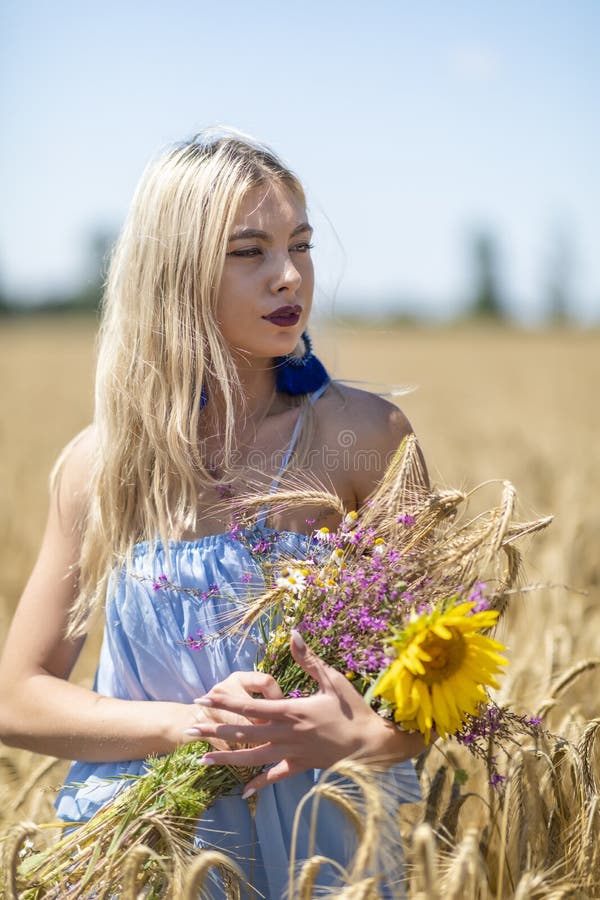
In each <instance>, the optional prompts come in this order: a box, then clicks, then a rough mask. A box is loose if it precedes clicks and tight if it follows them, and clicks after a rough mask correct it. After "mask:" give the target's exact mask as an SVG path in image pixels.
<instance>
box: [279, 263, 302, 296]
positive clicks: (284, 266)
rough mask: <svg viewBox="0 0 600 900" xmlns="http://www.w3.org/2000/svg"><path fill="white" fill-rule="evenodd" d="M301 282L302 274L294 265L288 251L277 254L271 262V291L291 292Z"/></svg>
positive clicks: (295, 289) (296, 288)
mask: <svg viewBox="0 0 600 900" xmlns="http://www.w3.org/2000/svg"><path fill="white" fill-rule="evenodd" d="M301 284H302V275H301V274H300V272H299V271H298V269H297V268H296V266H295V265H294V261H293V260H292V258H291V256H290V255H289V253H285V254H281V255H278V256H277V257H276V258H275V260H274V262H273V274H272V277H271V291H272V292H273V293H274V294H279V293H281V292H284V293H287V292H288V291H289V292H290V293H293V292H295V291H297V290H298V288H299V287H300V285H301Z"/></svg>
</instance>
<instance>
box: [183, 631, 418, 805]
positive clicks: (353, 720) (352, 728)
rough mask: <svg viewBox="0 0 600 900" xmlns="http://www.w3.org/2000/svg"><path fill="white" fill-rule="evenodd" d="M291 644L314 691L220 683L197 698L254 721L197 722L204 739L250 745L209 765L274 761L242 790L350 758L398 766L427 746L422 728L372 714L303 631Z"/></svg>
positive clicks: (209, 759) (211, 757)
mask: <svg viewBox="0 0 600 900" xmlns="http://www.w3.org/2000/svg"><path fill="white" fill-rule="evenodd" d="M290 646H291V652H292V656H293V657H294V659H295V660H296V662H297V663H298V665H300V666H301V667H302V668H303V669H304V670H305V672H308V674H309V675H311V676H312V677H313V678H314V679H315V681H317V683H318V685H319V690H318V692H317V693H316V694H313V695H312V696H310V697H300V698H286V699H283V700H267V699H263V698H256V699H255V698H247V697H243V696H240V697H238V696H232V695H231V694H226V693H225V692H223V693H221V692H219V690H218V685H217V687H216V688H213V689H212V690H211V693H210V698H202V699H201V700H200V701H199V703H200V705H203V706H210V707H213V708H215V709H219V710H227V711H228V712H230V713H237V714H239V715H241V716H244V717H245V718H246V719H249V720H252V722H251V723H250V724H247V725H224V724H217V723H210V722H207V723H206V724H205V723H199V724H198V726H197V727H196V726H195V727H194V730H195V731H197V733H198V737H199V738H203V739H212V738H220V739H222V740H224V741H227V743H228V744H236V743H237V744H250V745H252V746H250V747H248V748H244V749H240V750H223V751H211V752H210V753H208V754H206V756H205V757H204V761H205V762H206V763H207V764H213V763H214V764H215V765H232V766H269V767H270V768H268V769H266V770H265V771H264V772H261V773H260V775H258V776H257V777H256V778H254V779H253V780H252V781H251V782H249V784H247V785H246V789H245V791H244V796H249V795H250V794H251V793H254V791H256V790H259V789H260V788H263V787H264V786H265V785H267V784H273V783H275V782H277V781H282V780H283V779H284V778H288V777H289V776H290V775H296V774H298V773H299V772H304V771H306V770H307V769H326V768H328V767H329V766H331V765H333V764H334V763H336V762H338V761H339V760H340V759H343V758H345V757H349V756H351V757H352V758H353V759H356V760H363V761H370V762H373V763H378V764H381V765H393V764H394V763H398V762H401V761H402V760H405V759H409V758H410V757H411V756H415V755H416V754H418V753H420V752H421V750H422V749H423V747H424V744H423V738H422V736H421V735H420V734H406V733H402V732H400V731H399V730H398V729H397V728H396V727H395V726H394V725H393V724H392V723H391V722H388V721H385V720H384V719H382V718H381V717H380V716H378V715H377V713H375V712H373V710H372V709H370V708H369V707H368V706H367V704H366V703H365V701H364V700H363V698H362V697H361V696H360V694H359V693H358V691H356V690H355V688H354V687H352V685H351V683H350V682H349V681H348V679H347V678H346V677H345V676H344V675H342V674H341V672H338V671H336V670H335V669H333V668H331V666H328V665H326V664H325V663H324V662H323V661H322V660H321V659H319V657H318V656H317V655H316V654H315V653H313V651H312V650H310V649H309V648H308V647H307V646H306V644H305V643H304V641H303V639H302V637H301V636H300V634H299V633H298V632H294V633H293V635H292V639H291V645H290Z"/></svg>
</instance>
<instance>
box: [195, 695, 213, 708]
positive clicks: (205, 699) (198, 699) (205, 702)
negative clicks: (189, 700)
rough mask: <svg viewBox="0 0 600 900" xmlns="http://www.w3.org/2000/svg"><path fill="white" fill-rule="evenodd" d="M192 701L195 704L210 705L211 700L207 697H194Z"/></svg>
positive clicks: (211, 703)
mask: <svg viewBox="0 0 600 900" xmlns="http://www.w3.org/2000/svg"><path fill="white" fill-rule="evenodd" d="M194 703H195V704H196V705H197V706H212V705H213V702H212V700H211V699H210V698H209V697H196V699H195V700H194Z"/></svg>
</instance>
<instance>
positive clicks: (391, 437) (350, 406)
mask: <svg viewBox="0 0 600 900" xmlns="http://www.w3.org/2000/svg"><path fill="white" fill-rule="evenodd" d="M317 410H318V412H317V415H318V421H319V430H320V438H321V440H322V441H323V442H324V445H325V446H326V447H327V448H328V449H329V451H330V458H331V460H332V462H333V460H334V458H335V459H338V458H339V460H340V461H341V463H342V467H343V469H344V470H345V471H346V472H347V473H348V477H349V480H350V484H349V488H350V489H351V491H352V493H353V494H354V497H355V502H356V504H357V506H360V504H361V503H363V502H364V500H365V499H366V498H367V497H368V496H369V494H370V493H371V492H372V491H373V490H374V489H375V487H376V486H377V483H378V482H379V481H380V479H381V478H382V476H383V474H384V472H385V470H386V469H387V467H388V465H389V463H390V462H391V460H392V457H393V455H394V453H395V452H396V450H397V449H398V447H399V446H400V444H401V443H402V441H403V440H404V438H405V437H406V436H407V435H408V434H411V433H412V427H411V424H410V422H409V421H408V419H407V418H406V416H405V415H404V413H403V412H402V410H400V409H399V408H398V407H397V406H395V404H393V403H390V402H389V401H388V400H385V399H384V398H383V397H380V396H378V395H377V394H371V393H369V391H363V390H359V389H357V388H351V387H347V386H346V385H342V384H338V383H337V382H335V383H333V384H332V386H331V387H330V389H329V390H328V391H327V392H326V393H325V394H324V396H323V398H322V400H321V401H320V402H319V403H318V404H317ZM333 464H334V465H335V462H333Z"/></svg>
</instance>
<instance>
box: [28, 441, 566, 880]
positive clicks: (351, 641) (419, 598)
mask: <svg viewBox="0 0 600 900" xmlns="http://www.w3.org/2000/svg"><path fill="white" fill-rule="evenodd" d="M465 499H466V497H465V495H464V494H463V493H461V492H459V491H439V492H435V491H431V490H430V489H429V487H428V485H427V479H426V475H425V472H424V469H423V464H422V461H421V456H420V453H419V449H418V446H417V443H416V439H415V438H414V437H413V436H411V437H409V438H407V439H406V440H405V441H404V442H403V444H402V445H401V447H400V448H399V450H398V452H397V453H396V455H395V457H394V459H393V461H392V463H391V464H390V466H389V468H388V470H387V472H386V474H385V476H384V478H383V480H382V482H381V484H380V486H379V488H378V489H377V491H376V492H375V494H374V495H373V496H372V497H371V499H370V500H369V501H368V503H367V504H366V506H365V508H364V510H363V511H362V512H361V513H360V514H358V513H355V512H351V513H349V514H347V515H345V516H344V518H343V521H342V524H341V525H340V527H339V528H338V529H337V531H335V532H330V531H328V530H327V529H326V528H321V529H319V530H317V531H315V532H314V534H313V536H312V539H311V540H310V541H309V542H308V544H307V552H306V555H305V556H304V557H303V558H301V559H285V560H282V561H281V563H278V564H277V565H276V566H272V564H271V562H270V557H269V554H268V553H266V552H265V553H264V561H265V566H264V575H265V590H264V591H263V593H262V594H261V595H260V596H259V597H256V598H253V599H250V600H249V601H248V602H247V603H246V604H245V605H244V607H243V608H242V609H241V610H240V615H239V618H238V621H237V622H235V623H234V624H233V625H229V626H228V630H230V631H231V630H234V631H237V632H238V633H239V634H240V637H243V634H244V632H245V630H247V629H249V628H251V627H252V626H253V625H254V624H255V623H256V622H259V623H260V624H261V628H262V629H263V634H264V644H263V647H262V651H261V654H260V657H259V658H258V659H257V668H259V669H260V670H261V671H263V672H266V673H269V674H271V675H273V677H274V678H275V679H276V680H277V681H278V683H279V685H280V686H281V688H282V690H283V691H284V693H287V694H288V695H291V696H302V695H308V694H310V693H312V692H313V691H315V690H316V689H317V686H316V684H315V682H314V681H313V680H312V679H311V678H310V676H309V675H308V674H307V673H306V672H305V671H304V670H303V669H302V668H300V667H299V666H298V665H297V663H296V662H295V661H294V659H293V657H292V655H291V652H290V632H291V630H292V629H297V630H298V631H299V632H300V633H301V634H302V635H303V637H304V639H305V641H306V643H307V644H308V645H309V646H310V647H312V649H313V650H314V651H315V652H316V653H317V654H318V655H319V656H320V657H321V658H322V659H323V660H324V661H325V662H326V663H328V664H329V665H331V666H333V667H334V668H336V669H338V670H339V671H342V672H344V673H345V674H346V676H347V677H348V679H349V680H350V681H351V682H352V684H353V685H354V686H355V687H356V689H357V690H358V691H359V692H360V694H361V695H363V696H364V698H365V702H367V703H369V704H370V705H371V706H372V708H373V709H375V710H376V711H377V712H378V713H379V714H380V715H382V716H384V717H386V718H389V719H391V720H393V721H394V722H395V723H396V724H397V725H398V726H399V727H400V728H402V729H404V730H409V731H412V730H418V731H420V732H422V734H423V735H424V738H425V741H426V742H429V741H430V740H431V737H432V734H434V733H437V734H438V735H440V736H442V737H447V736H454V737H456V738H457V739H458V740H459V741H461V742H462V743H463V744H464V745H466V746H467V747H469V749H470V750H472V751H473V752H474V753H475V754H479V755H481V756H484V755H485V752H486V751H485V747H486V743H487V741H488V739H489V738H490V737H491V736H493V737H494V738H495V739H497V740H500V742H502V741H503V740H511V739H514V736H515V735H516V734H519V733H528V734H532V733H534V732H535V727H536V722H535V721H534V720H531V719H528V718H526V717H524V716H518V715H517V714H515V713H513V712H511V711H510V710H507V709H501V708H500V707H498V706H496V705H495V704H494V703H493V702H491V701H490V699H489V697H488V694H487V689H488V688H490V687H491V688H497V687H498V681H497V679H498V676H499V675H500V673H501V672H502V670H503V668H504V666H505V665H506V659H505V657H504V656H503V651H504V647H503V646H502V645H501V644H500V643H498V642H497V641H496V640H494V639H493V638H492V637H490V636H489V634H488V632H489V631H490V629H492V628H493V626H494V625H495V624H496V622H497V620H498V618H499V616H500V615H501V614H502V612H503V610H504V609H505V607H506V604H507V602H508V599H509V596H510V594H511V589H512V586H513V585H514V583H515V581H516V578H517V575H518V573H519V569H520V555H519V552H518V550H517V549H516V548H515V546H514V541H515V540H516V539H517V538H518V537H520V536H521V535H523V534H526V533H531V532H533V531H537V530H539V529H540V528H543V527H545V526H546V525H547V524H548V523H549V521H550V519H549V518H546V519H539V520H536V521H533V522H527V523H519V522H516V521H515V520H514V502H515V492H514V489H513V488H512V485H510V484H508V483H506V482H505V483H504V484H503V494H502V499H501V502H500V503H499V505H498V506H496V507H494V508H492V509H491V510H488V511H486V512H484V513H482V514H480V515H478V516H476V517H475V518H473V519H471V520H469V521H465V522H461V521H460V519H459V517H458V515H457V513H458V510H459V507H460V505H461V504H462V503H463V502H464V501H465ZM293 500H298V501H300V502H302V503H304V504H305V503H306V502H307V500H312V501H314V502H318V503H319V504H321V505H323V504H324V503H328V504H330V505H331V506H333V507H335V508H337V509H340V512H343V510H341V507H340V501H339V498H337V497H335V496H333V495H328V494H326V493H323V492H318V491H314V492H311V491H302V492H294V493H292V494H281V493H280V494H275V495H270V496H267V497H265V496H260V497H256V498H253V499H252V500H251V501H248V502H246V503H245V505H244V509H245V513H246V514H247V515H251V513H252V509H253V507H254V505H256V508H258V507H260V506H262V505H263V504H264V503H265V502H272V503H280V502H291V501H293ZM236 527H239V526H236ZM263 543H264V544H265V546H264V548H262V545H261V547H258V549H257V552H256V557H257V558H258V559H259V560H260V559H261V549H264V550H265V551H267V550H268V546H267V545H268V541H264V542H263ZM255 549H256V548H255ZM169 586H170V587H171V588H176V587H177V586H176V585H171V584H169ZM215 639H218V636H215ZM201 646H202V643H201V642H200V643H199V644H198V647H199V648H200V649H201ZM210 749H211V748H210V745H209V744H207V743H206V742H202V741H199V742H196V743H193V744H189V745H185V746H182V747H180V748H179V749H178V750H177V751H176V753H174V754H172V755H171V756H169V757H166V758H163V759H159V760H152V761H149V764H148V771H147V774H145V775H143V776H141V777H139V778H138V779H136V780H135V781H134V782H133V784H132V785H130V786H128V787H127V788H126V789H125V790H123V791H121V792H119V794H118V795H117V796H116V798H115V799H114V800H113V801H112V803H110V804H109V805H108V806H106V807H105V808H103V809H102V810H100V811H99V812H98V813H97V814H96V815H95V816H94V817H93V818H92V819H91V820H90V821H89V822H87V823H86V824H84V825H82V826H80V827H79V828H77V829H76V830H75V831H74V832H73V833H72V834H70V835H67V836H66V837H65V838H63V839H62V840H61V841H59V843H58V844H56V845H55V846H54V847H52V848H51V849H50V850H48V851H45V852H42V853H36V854H34V855H32V856H30V857H28V858H26V859H25V860H24V862H23V863H22V865H21V869H20V873H19V876H18V879H17V881H18V891H23V893H22V894H20V896H28V897H31V898H34V897H35V898H37V897H51V896H54V897H87V896H90V895H91V893H94V894H95V892H99V893H101V892H103V891H107V892H109V893H110V891H115V890H116V891H118V890H120V889H121V887H122V884H123V878H125V877H126V876H127V877H128V878H129V879H130V881H131V883H132V884H135V885H136V889H138V890H139V889H140V887H143V886H144V885H145V886H146V887H145V889H146V890H148V889H149V888H150V889H151V891H152V890H153V891H155V892H157V894H160V891H161V889H162V888H161V885H162V886H164V884H165V879H167V880H170V882H171V886H172V889H173V885H175V887H176V886H177V884H178V883H179V885H181V884H182V878H183V875H182V872H183V871H184V869H185V865H186V864H187V863H189V860H190V858H191V856H192V854H193V853H194V852H195V853H196V854H197V853H198V851H194V847H193V834H194V829H195V823H196V821H197V820H198V818H200V816H201V815H202V814H203V813H204V812H205V811H206V810H207V809H208V808H209V807H210V806H211V805H212V804H213V803H214V802H215V801H216V800H217V799H218V798H219V797H221V796H224V795H225V794H227V793H229V792H231V791H232V790H233V789H235V788H239V785H240V783H245V782H246V781H248V780H249V778H250V777H251V776H252V775H253V774H254V771H248V770H246V771H240V770H234V769H233V768H231V767H225V766H222V767H211V766H208V767H207V766H204V765H202V762H201V759H202V756H203V754H204V752H206V751H208V750H210ZM493 777H494V778H496V776H495V775H494V776H493ZM497 780H498V781H500V780H501V776H500V775H499V774H498V775H497ZM140 854H141V855H140ZM165 858H168V859H170V861H171V862H170V865H171V872H170V873H168V875H165ZM123 860H125V861H127V860H129V863H128V864H127V865H129V868H127V865H126V866H125V869H124V868H123ZM140 860H141V862H140ZM214 864H215V865H219V866H221V869H223V866H224V865H225V863H224V862H223V860H222V859H221V860H216V861H215V863H214ZM234 870H235V866H234V865H233V866H232V868H231V870H230V871H229V874H228V876H227V877H229V878H236V877H237V876H236V874H235V871H234ZM124 871H125V873H126V874H125V875H124V874H123V872H124ZM131 872H133V873H134V874H133V875H131ZM127 873H129V875H127ZM132 879H133V880H132ZM90 892H91V893H90Z"/></svg>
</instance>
